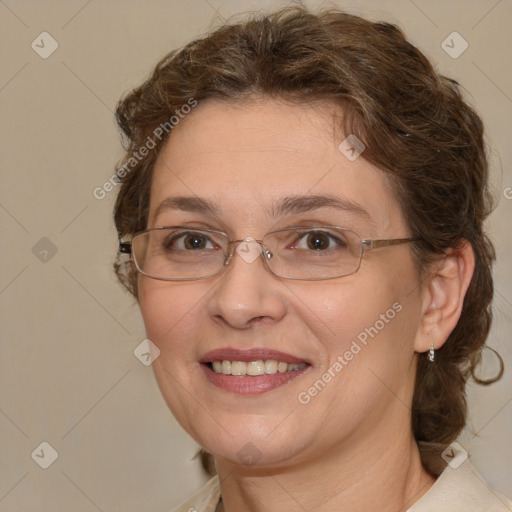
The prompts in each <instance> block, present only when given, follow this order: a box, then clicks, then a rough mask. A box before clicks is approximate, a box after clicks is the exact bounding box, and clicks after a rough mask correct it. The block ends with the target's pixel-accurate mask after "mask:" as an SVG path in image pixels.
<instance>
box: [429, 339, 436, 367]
mask: <svg viewBox="0 0 512 512" xmlns="http://www.w3.org/2000/svg"><path fill="white" fill-rule="evenodd" d="M427 357H428V360H429V361H430V362H431V363H433V362H434V360H435V358H436V351H435V350H434V343H433V342H432V348H431V349H430V350H429V351H428V356H427Z"/></svg>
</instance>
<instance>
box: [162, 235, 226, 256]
mask: <svg viewBox="0 0 512 512" xmlns="http://www.w3.org/2000/svg"><path fill="white" fill-rule="evenodd" d="M163 245H164V247H165V249H166V250H179V251H204V250H210V249H216V248H217V247H216V246H215V245H214V244H213V242H212V241H211V240H210V238H209V237H208V236H206V235H205V234H203V233H198V232H193V231H190V232H181V233H178V234H172V235H169V236H168V237H167V238H166V239H165V240H164V242H163Z"/></svg>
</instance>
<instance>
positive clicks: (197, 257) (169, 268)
mask: <svg viewBox="0 0 512 512" xmlns="http://www.w3.org/2000/svg"><path fill="white" fill-rule="evenodd" d="M226 248H227V238H226V236H225V235H224V234H223V233H218V232H215V231H207V230H196V229H189V228H186V227H180V226H178V227H169V228H156V229H150V230H148V231H145V232H144V233H140V234H139V235H137V236H135V237H134V239H133V241H132V249H133V257H134V260H135V265H136V266H137V269H138V270H139V271H140V272H142V273H143V274H145V275H147V276H149V277H155V278H157V279H169V280H185V279H201V278H204V277H209V276H212V275H214V274H216V273H217V272H218V271H219V270H220V269H221V268H222V265H223V264H224V258H225V252H226Z"/></svg>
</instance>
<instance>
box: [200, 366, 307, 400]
mask: <svg viewBox="0 0 512 512" xmlns="http://www.w3.org/2000/svg"><path fill="white" fill-rule="evenodd" d="M309 367H310V366H309V365H306V366H305V367H304V368H301V369H300V370H293V371H291V372H284V373H274V374H272V375H267V374H265V375H258V376H255V377H246V376H243V375H240V376H238V375H224V374H223V373H217V372H214V371H213V370H212V369H211V368H210V367H209V366H208V365H206V364H204V363H202V364H201V368H202V369H203V372H204V373H205V375H206V378H207V379H208V380H209V381H210V382H211V383H212V384H214V385H215V386H217V387H219V388H222V389H224V390H226V391H230V392H231V393H239V394H241V395H249V394H252V395H254V394H261V393H266V392H267V391H271V390H273V389H276V388H278V387H280V386H283V385H284V384H287V383H288V382H290V381H292V380H293V379H296V378H297V377H299V376H300V375H302V374H303V373H304V372H306V371H307V370H308V368H309Z"/></svg>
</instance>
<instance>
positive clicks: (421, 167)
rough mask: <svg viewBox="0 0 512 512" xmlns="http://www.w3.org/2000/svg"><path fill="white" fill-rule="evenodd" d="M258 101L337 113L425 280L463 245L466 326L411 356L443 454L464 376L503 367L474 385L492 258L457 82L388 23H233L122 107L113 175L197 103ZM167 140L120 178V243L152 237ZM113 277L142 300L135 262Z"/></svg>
mask: <svg viewBox="0 0 512 512" xmlns="http://www.w3.org/2000/svg"><path fill="white" fill-rule="evenodd" d="M255 96H260V97H261V96H263V97H268V98H275V99H280V100H284V101H290V102H293V103H295V104H300V103H302V104H303V103H305V102H313V101H324V102H330V103H331V104H333V103H334V104H338V105H340V106H341V107H343V109H344V111H345V117H344V118H343V126H341V128H342V129H343V131H344V133H346V134H349V133H352V134H355V135H356V136H357V137H358V138H359V139H361V140H362V141H363V142H364V144H365V145H366V150H365V152H364V158H366V159H367V160H368V161H370V162H371V163H373V164H375V165H376V166H378V167H379V168H380V169H382V170H383V171H384V172H385V173H387V175H388V177H389V179H390V182H391V183H392V186H393V189H394V191H395V193H396V196H397V198H398V201H399V202H400V205H401V208H402V210H403V212H404V214H405V218H406V219H407V221H408V225H409V229H410V236H412V237H415V238H416V237H417V238H418V239H419V241H418V242H416V243H414V254H415V257H416V259H417V262H418V268H419V270H420V272H425V273H426V272H427V271H428V269H429V268H431V265H432V264H433V262H435V261H436V259H438V258H439V257H440V256H442V255H443V254H444V253H445V251H446V250H447V249H448V248H453V247H457V246H459V245H460V244H461V243H462V242H463V241H465V240H466V241H468V242H469V243H470V244H471V246H472V248H473V251H474V254H475V272H474V275H473V278H472V281H471V284H470V286H469V289H468V291H467V293H466V296H465V299H464V305H463V309H462V314H461V317H460V320H459V322H458V324H457V326H456V327H455V329H454V331H453V332H452V333H451V335H450V336H449V338H448V340H447V341H446V343H445V344H444V345H443V347H442V348H441V349H439V350H438V351H437V354H436V362H435V364H431V363H429V362H428V361H427V359H426V358H425V357H420V358H418V368H417V377H416V383H415V390H414V397H413V404H412V411H411V415H412V428H413V431H414V436H415V438H416V440H417V441H418V442H430V443H441V444H446V443H450V442H451V441H453V440H454V439H455V438H456V437H457V435H458V434H459V433H460V431H461V430H462V428H463V427H464V425H465V422H466V413H467V405H466V398H465V384H466V381H467V379H468V378H469V377H470V376H471V375H472V376H473V377H474V378H475V380H476V381H477V382H480V383H482V384H488V383H490V382H494V381H495V380H497V379H499V378H500V377H501V374H502V373H503V363H502V360H501V358H499V360H500V372H499V374H498V376H497V377H495V378H493V379H490V380H481V379H479V378H477V377H476V376H475V373H474V372H475V368H476V367H477V365H478V364H479V363H480V361H481V351H482V348H483V347H484V344H485V340H486V338H487V336H488V333H489V329H490V326H491V319H492V314H491V300H492V296H493V281H492V273H491V267H492V263H493V260H494V259H495V253H494V248H493V245H492V243H491V242H490V240H489V239H488V238H487V236H486V234H485V232H484V230H483V223H484V220H485V219H486V217H487V216H488V214H489V213H490V211H491V209H492V200H491V194H490V192H489V188H488V161H487V155H486V150H485V145H484V141H483V125H482V121H481V119H480V118H479V116H478V115H477V114H476V113H475V111H474V110H473V109H472V108H471V107H470V106H469V105H468V104H467V103H466V102H465V101H464V99H463V97H462V94H461V91H460V88H459V86H458V84H457V83H456V82H455V81H454V80H451V79H449V78H446V77H444V76H441V75H439V74H438V73H436V71H435V70H434V69H433V67H432V65H431V63H430V62H429V61H428V59H427V58H426V57H425V56H424V55H423V54H422V53H421V52H420V51H419V50H418V49H417V48H416V47H415V46H413V45H412V44H410V43H409V42H408V41H407V40H406V39H405V37H404V34H403V33H402V31H401V30H400V29H399V28H397V27H396V26H394V25H391V24H389V23H375V22H371V21H368V20H366V19H363V18H361V17H358V16H355V15H350V14H347V13H344V12H341V11H339V10H327V11H323V12H321V13H319V14H314V13H311V12H310V11H309V10H307V9H306V8H304V7H293V8H285V9H283V10H280V11H278V12H275V13H271V14H267V15H263V14H260V15H254V16H252V17H249V18H247V19H245V20H243V21H242V22H233V23H227V24H225V25H223V26H221V27H220V28H218V29H216V30H215V31H213V32H212V33H211V34H209V35H207V36H206V37H204V38H201V39H197V40H195V41H192V42H191V43H189V44H187V45H186V46H185V47H184V48H182V49H180V50H176V51H173V52H171V53H169V54H168V55H166V56H165V57H164V58H163V59H162V60H161V61H160V62H159V63H158V64H157V66H156V68H155V69H154V71H153V72H152V74H151V75H150V77H149V78H148V79H147V80H146V81H145V82H144V83H143V84H142V85H141V86H140V87H138V88H136V89H135V90H133V91H132V92H130V93H129V94H128V95H127V96H126V97H124V99H122V100H121V101H120V102H119V104H118V106H117V110H116V116H117V121H118V124H119V127H120V128H121V130H122V133H123V135H124V136H125V149H126V151H127V153H126V157H125V158H124V160H122V161H121V162H120V163H119V164H118V166H117V169H118V170H119V169H121V168H122V167H123V166H125V168H126V163H127V162H128V161H129V159H130V158H133V154H134V153H136V152H138V151H139V152H140V148H141V147H142V146H143V145H144V144H145V141H147V140H148V137H150V138H153V139H155V136H154V134H155V130H156V129H157V127H158V126H160V125H161V123H165V122H166V121H167V120H169V118H170V116H172V115H173V113H174V112H176V111H177V110H179V109H180V108H182V106H183V105H185V104H187V102H189V103H190V101H191V100H192V99H193V100H195V101H197V102H198V103H199V104H200V103H201V102H203V101H206V100H217V101H226V102H237V101H242V100H244V99H247V98H251V97H255ZM168 132H169V134H168V135H167V137H168V136H172V129H169V130H168ZM165 141H166V137H162V140H156V145H155V147H154V148H152V149H151V150H150V151H149V152H148V154H147V155H146V156H145V157H144V158H142V159H141V160H140V161H137V162H136V164H134V166H133V169H130V171H129V172H127V173H124V174H125V175H124V176H123V177H120V178H119V181H120V182H121V186H120V189H119V193H118V196H117V201H116V204H115V209H114V218H115V223H116V226H117V230H118V233H119V238H120V239H124V238H125V237H128V238H129V237H130V236H132V235H133V234H135V233H136V232H137V231H140V230H143V229H145V228H146V224H147V219H148V207H149V195H150V185H151V178H152V170H153V167H154V164H155V161H156V158H157V156H158V154H159V152H160V150H161V148H162V146H163V145H164V144H165ZM132 164H133V161H132ZM121 174H123V173H121ZM115 270H116V273H117V275H118V277H119V279H120V280H121V282H122V283H123V284H124V285H125V286H126V287H127V288H128V290H130V291H131V292H132V293H133V294H134V295H135V296H137V276H136V271H135V269H134V268H133V266H132V264H131V262H130V261H127V262H126V261H125V262H123V260H122V258H120V257H118V259H117V261H116V263H115ZM498 357H499V356H498ZM202 458H203V460H205V459H204V454H203V457H202Z"/></svg>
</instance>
